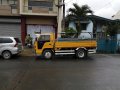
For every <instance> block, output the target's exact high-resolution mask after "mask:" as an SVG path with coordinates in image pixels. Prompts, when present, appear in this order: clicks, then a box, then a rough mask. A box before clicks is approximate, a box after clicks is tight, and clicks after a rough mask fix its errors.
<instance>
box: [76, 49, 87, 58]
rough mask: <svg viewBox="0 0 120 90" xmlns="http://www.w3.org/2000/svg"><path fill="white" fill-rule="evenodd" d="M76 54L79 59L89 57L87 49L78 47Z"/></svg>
mask: <svg viewBox="0 0 120 90" xmlns="http://www.w3.org/2000/svg"><path fill="white" fill-rule="evenodd" d="M75 54H76V57H77V58H79V59H83V58H85V57H87V51H86V50H84V49H78V50H77V51H76V53H75Z"/></svg>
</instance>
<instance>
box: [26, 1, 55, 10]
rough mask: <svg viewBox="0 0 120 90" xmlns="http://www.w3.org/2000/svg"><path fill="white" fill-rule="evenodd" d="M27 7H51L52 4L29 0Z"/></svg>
mask: <svg viewBox="0 0 120 90" xmlns="http://www.w3.org/2000/svg"><path fill="white" fill-rule="evenodd" d="M28 6H37V7H49V8H52V7H53V2H52V1H33V0H29V2H28Z"/></svg>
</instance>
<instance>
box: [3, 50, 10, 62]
mask: <svg viewBox="0 0 120 90" xmlns="http://www.w3.org/2000/svg"><path fill="white" fill-rule="evenodd" d="M11 56H12V54H11V52H10V51H3V53H2V57H3V58H4V59H6V60H8V59H10V58H11Z"/></svg>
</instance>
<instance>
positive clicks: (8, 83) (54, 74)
mask: <svg viewBox="0 0 120 90" xmlns="http://www.w3.org/2000/svg"><path fill="white" fill-rule="evenodd" d="M0 90H120V55H103V54H98V55H90V57H88V58H87V59H85V60H77V59H74V58H73V57H56V58H55V59H54V60H48V61H45V60H44V59H41V60H34V57H18V58H17V57H15V58H13V59H11V60H2V59H1V58H0Z"/></svg>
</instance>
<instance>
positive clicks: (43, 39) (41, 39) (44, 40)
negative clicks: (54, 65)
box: [37, 35, 50, 49]
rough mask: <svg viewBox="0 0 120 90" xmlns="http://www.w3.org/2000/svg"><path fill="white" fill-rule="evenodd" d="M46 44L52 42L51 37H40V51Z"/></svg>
mask: <svg viewBox="0 0 120 90" xmlns="http://www.w3.org/2000/svg"><path fill="white" fill-rule="evenodd" d="M46 42H50V35H40V37H39V38H38V42H37V43H38V49H42V48H43V46H44V44H45V43H46Z"/></svg>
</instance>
